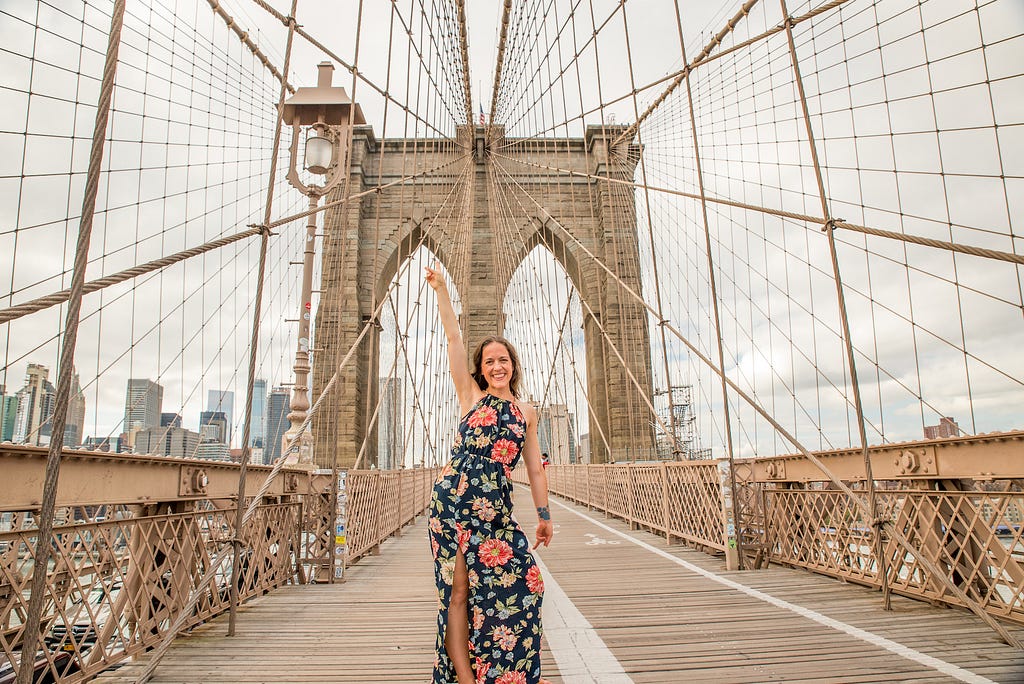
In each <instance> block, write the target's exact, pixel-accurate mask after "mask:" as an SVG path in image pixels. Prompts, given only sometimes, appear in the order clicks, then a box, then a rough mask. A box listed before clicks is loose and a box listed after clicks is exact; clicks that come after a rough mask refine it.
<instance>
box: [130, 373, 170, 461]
mask: <svg viewBox="0 0 1024 684" xmlns="http://www.w3.org/2000/svg"><path fill="white" fill-rule="evenodd" d="M163 403H164V388H163V387H161V386H160V385H158V384H157V383H155V382H153V381H152V380H149V379H138V378H132V379H130V380H128V389H127V391H126V392H125V398H124V434H125V436H126V438H127V440H128V446H134V444H135V433H137V432H138V431H139V430H146V429H148V428H153V427H155V428H158V427H160V409H161V408H162V407H163Z"/></svg>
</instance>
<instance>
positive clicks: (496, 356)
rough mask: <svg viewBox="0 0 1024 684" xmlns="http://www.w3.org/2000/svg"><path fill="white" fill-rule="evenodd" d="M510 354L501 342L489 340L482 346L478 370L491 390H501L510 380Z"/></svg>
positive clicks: (511, 365)
mask: <svg viewBox="0 0 1024 684" xmlns="http://www.w3.org/2000/svg"><path fill="white" fill-rule="evenodd" d="M512 370H513V364H512V355H511V354H509V353H508V348H507V347H505V345H503V344H502V343H501V342H491V343H490V344H489V345H487V346H486V347H484V351H483V354H482V355H481V357H480V372H481V373H483V376H484V380H486V381H487V386H488V388H489V389H491V390H503V389H506V388H507V387H508V384H509V382H511V381H512Z"/></svg>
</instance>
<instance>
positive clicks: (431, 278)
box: [423, 261, 447, 292]
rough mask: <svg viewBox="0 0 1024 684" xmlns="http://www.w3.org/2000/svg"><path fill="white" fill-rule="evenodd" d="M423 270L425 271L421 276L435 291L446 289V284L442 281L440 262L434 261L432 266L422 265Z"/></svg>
mask: <svg viewBox="0 0 1024 684" xmlns="http://www.w3.org/2000/svg"><path fill="white" fill-rule="evenodd" d="M423 270H424V271H426V273H424V274H423V277H424V279H426V281H427V285H429V286H430V287H432V288H433V289H434V291H435V292H438V291H440V290H441V289H447V286H446V285H445V283H444V275H443V274H442V273H441V264H439V263H438V262H436V261H435V262H434V267H433V268H431V267H430V266H424V267H423Z"/></svg>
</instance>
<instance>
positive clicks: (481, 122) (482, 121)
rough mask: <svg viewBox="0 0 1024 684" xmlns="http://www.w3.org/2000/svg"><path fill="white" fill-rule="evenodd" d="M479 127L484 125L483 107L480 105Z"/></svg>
mask: <svg viewBox="0 0 1024 684" xmlns="http://www.w3.org/2000/svg"><path fill="white" fill-rule="evenodd" d="M480 125H481V126H483V125H484V106H483V104H482V103H481V104H480Z"/></svg>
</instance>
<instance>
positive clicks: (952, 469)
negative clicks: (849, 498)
mask: <svg viewBox="0 0 1024 684" xmlns="http://www.w3.org/2000/svg"><path fill="white" fill-rule="evenodd" d="M869 451H870V455H871V472H872V475H873V476H874V479H875V480H960V479H970V480H1012V479H1017V478H1024V431H1022V430H1016V431H1013V432H991V433H987V434H981V435H972V436H969V437H950V438H946V439H928V440H920V441H914V442H898V443H895V444H883V445H880V446H872V447H870V448H869ZM814 455H815V456H817V457H818V458H819V459H821V461H822V462H823V463H824V464H825V465H826V466H828V468H829V469H830V470H831V471H832V472H833V473H835V474H836V476H837V477H839V479H841V480H844V481H858V480H864V457H863V454H862V451H861V449H860V448H854V449H836V450H834V451H816V452H814ZM743 462H744V463H747V464H750V466H751V469H752V472H753V480H754V481H755V482H766V483H779V482H822V481H825V480H827V479H828V478H827V477H826V476H825V475H823V474H822V472H821V470H820V469H819V468H818V467H817V466H815V465H814V464H813V463H811V462H810V461H809V460H807V459H806V458H805V457H804V456H803V455H802V454H790V455H786V456H772V457H766V458H757V459H749V460H744V461H743Z"/></svg>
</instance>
